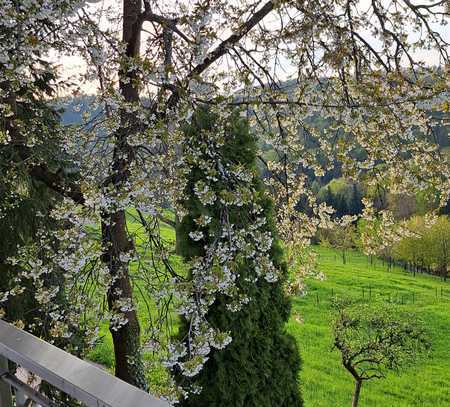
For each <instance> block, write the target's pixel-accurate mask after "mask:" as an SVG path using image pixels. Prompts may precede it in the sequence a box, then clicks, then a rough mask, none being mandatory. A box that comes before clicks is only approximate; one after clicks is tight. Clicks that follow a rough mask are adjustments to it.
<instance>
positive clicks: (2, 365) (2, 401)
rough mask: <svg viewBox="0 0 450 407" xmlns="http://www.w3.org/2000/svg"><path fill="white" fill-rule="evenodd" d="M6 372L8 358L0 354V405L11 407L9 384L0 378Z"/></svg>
mask: <svg viewBox="0 0 450 407" xmlns="http://www.w3.org/2000/svg"><path fill="white" fill-rule="evenodd" d="M7 372H8V359H6V358H5V357H3V356H2V355H0V407H12V396H11V386H10V385H9V384H8V383H5V382H4V381H3V380H1V376H2V375H3V374H5V373H7Z"/></svg>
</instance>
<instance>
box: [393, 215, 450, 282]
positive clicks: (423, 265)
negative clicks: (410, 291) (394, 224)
mask: <svg viewBox="0 0 450 407" xmlns="http://www.w3.org/2000/svg"><path fill="white" fill-rule="evenodd" d="M405 227H406V230H407V232H408V235H407V236H405V237H403V238H402V239H401V240H400V241H399V242H398V243H397V244H396V245H394V247H393V250H392V253H393V257H394V259H395V260H396V261H398V262H401V263H402V264H403V266H404V267H405V268H408V269H409V270H411V271H413V272H416V271H419V272H428V273H432V274H436V275H439V276H441V277H442V278H447V275H448V266H449V263H450V220H449V218H448V216H440V217H438V218H437V220H436V221H434V222H432V223H431V224H428V222H427V221H426V219H425V217H423V216H414V217H412V218H411V219H409V220H408V221H407V222H406V224H405Z"/></svg>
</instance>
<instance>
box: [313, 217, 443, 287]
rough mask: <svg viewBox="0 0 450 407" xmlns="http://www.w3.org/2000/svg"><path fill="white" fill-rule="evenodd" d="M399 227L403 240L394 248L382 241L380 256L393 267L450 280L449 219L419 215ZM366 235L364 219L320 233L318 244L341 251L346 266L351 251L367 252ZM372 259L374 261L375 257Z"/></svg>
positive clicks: (394, 245) (317, 239) (320, 231)
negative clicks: (348, 253)
mask: <svg viewBox="0 0 450 407" xmlns="http://www.w3.org/2000/svg"><path fill="white" fill-rule="evenodd" d="M398 226H399V227H400V226H401V229H400V230H402V236H401V237H400V239H398V240H397V241H396V242H395V243H393V244H390V245H383V242H381V241H380V249H379V251H378V252H377V253H376V254H377V256H379V257H381V258H382V260H383V261H384V262H385V264H386V266H387V267H388V268H391V267H392V266H393V265H394V264H396V265H399V266H401V267H403V268H404V269H405V270H408V271H411V272H413V273H416V272H422V273H430V274H435V275H438V276H440V277H442V278H444V279H446V278H447V276H448V273H449V270H448V269H449V264H450V220H449V217H448V216H447V215H441V216H439V217H437V218H435V219H432V220H428V219H427V218H426V217H425V216H420V215H415V216H413V217H411V218H410V219H408V220H406V221H402V222H401V223H400V222H399V223H398ZM365 233H367V228H366V224H365V222H364V220H360V221H358V222H357V223H353V224H352V223H350V224H347V225H338V226H336V227H334V228H333V229H326V230H325V229H321V230H319V231H318V233H317V236H316V242H317V243H319V244H321V245H323V246H328V247H333V248H335V249H337V250H339V251H340V252H341V255H342V262H343V263H344V264H345V263H346V261H347V252H348V251H349V250H353V249H358V250H361V251H363V250H364V248H365V246H364V241H363V240H364V239H363V235H364V234H365ZM374 233H376V230H374ZM374 238H377V236H374ZM380 239H382V238H381V237H380ZM370 258H371V260H373V256H370Z"/></svg>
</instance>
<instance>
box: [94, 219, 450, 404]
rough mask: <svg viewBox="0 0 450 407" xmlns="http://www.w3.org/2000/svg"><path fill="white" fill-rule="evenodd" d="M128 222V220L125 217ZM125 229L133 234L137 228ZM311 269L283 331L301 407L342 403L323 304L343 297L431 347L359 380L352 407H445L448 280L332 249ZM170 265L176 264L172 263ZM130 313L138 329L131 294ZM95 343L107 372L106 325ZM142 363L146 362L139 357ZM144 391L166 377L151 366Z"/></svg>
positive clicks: (340, 371)
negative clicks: (405, 364) (408, 322)
mask: <svg viewBox="0 0 450 407" xmlns="http://www.w3.org/2000/svg"><path fill="white" fill-rule="evenodd" d="M130 220H132V219H130ZM130 228H131V230H130V231H132V232H135V233H136V235H139V234H140V232H141V231H140V230H139V226H138V224H137V223H134V222H130ZM162 233H163V235H164V237H165V238H166V239H167V240H169V241H170V240H171V241H173V240H174V233H173V230H172V229H170V228H169V227H164V228H163V229H162ZM314 250H316V251H317V253H318V268H319V270H320V271H322V272H323V273H324V274H325V276H326V278H325V280H322V281H319V280H314V279H310V280H308V282H307V284H308V294H307V295H306V296H294V297H292V313H291V318H290V321H289V323H288V324H287V330H288V332H289V333H290V334H292V335H293V336H294V337H295V339H296V341H297V343H298V346H299V349H300V353H301V356H302V359H303V365H302V371H301V373H300V383H301V389H302V392H303V397H304V401H305V406H306V407H335V406H336V407H341V406H344V407H345V406H350V405H351V397H352V392H353V381H352V377H351V376H350V375H349V374H348V372H347V371H346V370H345V369H344V368H343V367H342V366H341V363H340V355H339V353H338V351H336V350H333V349H332V342H333V337H332V331H331V327H330V321H331V318H332V307H331V299H332V298H333V297H334V296H341V297H343V296H345V297H350V298H353V299H355V300H360V301H365V302H370V301H387V302H392V303H397V304H399V306H400V307H402V308H403V309H404V310H405V311H408V312H409V311H411V312H414V313H416V315H417V316H418V317H419V318H421V319H422V320H423V321H424V323H425V324H426V326H427V328H428V330H429V333H430V336H431V340H432V350H431V353H430V354H429V355H428V356H427V358H426V359H424V360H422V361H420V362H419V363H418V364H416V365H414V366H413V367H411V368H408V369H407V370H405V371H404V372H402V373H401V374H394V373H391V374H389V375H388V376H387V378H386V379H383V380H378V381H373V382H370V383H365V384H364V386H363V389H362V394H361V399H360V405H361V406H363V407H419V406H421V407H422V406H439V407H445V406H450V387H449V386H448V384H449V383H450V344H449V338H450V282H444V281H442V280H440V279H439V278H437V277H434V276H430V275H424V274H416V275H415V276H413V275H412V274H411V273H408V272H405V271H404V270H402V269H400V268H398V267H394V268H392V269H391V270H390V271H388V270H387V267H386V265H384V264H383V262H382V261H381V260H379V259H374V261H373V262H369V259H368V258H367V257H366V256H364V255H362V254H361V253H358V252H349V253H347V263H346V264H345V265H344V264H343V263H342V257H341V255H340V253H339V252H337V251H336V250H333V249H329V248H324V247H320V246H316V247H314ZM175 260H177V261H178V262H179V263H178V267H182V265H181V261H180V259H175ZM137 301H138V312H139V315H140V318H142V319H143V321H142V322H143V325H144V326H145V321H144V319H145V314H146V309H145V306H144V304H143V303H142V302H141V301H139V295H137ZM101 336H102V340H101V341H100V342H99V343H98V344H97V346H96V347H95V348H94V349H93V351H92V352H91V353H90V354H89V355H88V357H89V359H90V360H92V361H94V362H96V363H99V364H101V365H103V366H104V367H106V368H108V369H110V370H112V369H113V363H114V357H113V350H112V342H111V338H110V334H109V331H108V327H107V325H106V324H104V325H103V326H102V328H101ZM145 358H146V359H147V360H150V359H152V356H151V353H146V354H145ZM148 375H149V377H148V379H149V381H150V383H151V389H152V392H153V393H155V394H157V393H158V390H159V389H160V388H161V386H164V383H165V380H166V378H167V374H166V372H165V371H164V369H163V368H162V367H158V366H155V367H154V368H153V369H150V371H149V372H148Z"/></svg>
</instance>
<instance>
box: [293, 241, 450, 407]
mask: <svg viewBox="0 0 450 407" xmlns="http://www.w3.org/2000/svg"><path fill="white" fill-rule="evenodd" d="M316 250H317V251H318V253H319V268H320V270H321V271H323V272H324V273H325V274H326V277H327V278H326V280H325V281H313V280H310V281H308V287H309V294H308V295H307V296H305V297H296V298H293V307H292V317H291V319H290V321H289V324H288V330H289V332H290V333H291V334H292V335H294V336H295V338H296V339H297V342H298V346H299V349H300V352H301V355H302V358H303V369H302V372H301V374H300V380H301V388H302V391H303V396H304V399H305V406H307V407H330V406H339V407H340V406H350V405H351V396H352V391H353V382H352V378H351V376H350V374H349V373H347V371H346V370H345V369H344V368H343V367H342V366H341V364H340V359H339V353H338V352H337V351H333V350H332V333H331V329H330V317H331V309H330V299H331V297H332V295H338V296H347V297H352V298H355V299H362V297H363V289H364V300H365V301H395V302H397V303H399V304H402V302H403V303H404V304H403V305H400V306H401V307H403V308H404V309H405V310H407V311H414V312H416V313H417V315H418V316H420V318H422V319H423V320H424V321H425V323H426V325H427V327H428V329H429V331H430V334H431V339H432V343H433V348H432V352H431V355H430V357H429V358H427V359H426V360H423V361H422V362H420V363H419V364H417V365H415V366H414V367H411V368H409V369H407V370H405V371H404V372H403V373H402V374H401V375H397V374H394V373H392V374H389V375H388V376H387V378H386V379H383V380H378V381H373V382H370V383H365V384H364V386H363V389H362V394H361V399H360V406H361V407H415V406H417V407H419V406H439V407H441V406H442V407H443V406H450V387H449V383H450V343H449V339H450V335H449V333H450V284H449V283H448V282H447V283H444V282H442V281H441V280H439V279H438V278H436V277H432V276H428V275H419V274H416V277H413V276H412V275H411V274H409V273H406V272H404V271H402V270H401V269H399V268H394V269H393V270H392V271H391V272H389V271H387V270H386V267H384V266H383V265H382V263H381V262H380V261H379V260H377V261H376V262H375V264H374V265H370V264H369V262H368V260H367V258H366V257H365V256H362V255H361V254H359V253H351V254H350V255H349V256H348V261H347V264H346V265H343V264H342V260H341V257H340V255H339V253H337V252H336V251H333V250H330V249H325V248H322V247H318V248H316ZM441 288H442V289H443V292H442V294H443V297H442V298H441V291H440V290H441ZM436 289H437V297H436ZM370 293H371V298H370V296H369V295H370ZM413 293H414V303H413Z"/></svg>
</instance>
